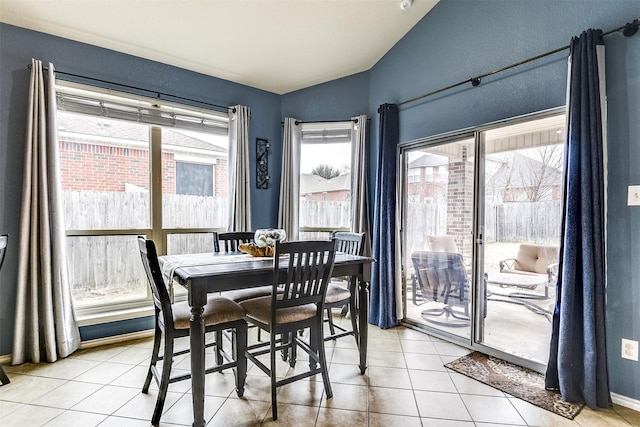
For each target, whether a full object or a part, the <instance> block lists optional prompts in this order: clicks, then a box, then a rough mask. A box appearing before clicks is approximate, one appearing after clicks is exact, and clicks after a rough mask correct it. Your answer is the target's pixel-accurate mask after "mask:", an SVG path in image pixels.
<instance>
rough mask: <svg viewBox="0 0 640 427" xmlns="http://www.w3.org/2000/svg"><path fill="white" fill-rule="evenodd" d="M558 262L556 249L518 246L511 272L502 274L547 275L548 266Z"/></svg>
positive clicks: (539, 246) (531, 245)
mask: <svg viewBox="0 0 640 427" xmlns="http://www.w3.org/2000/svg"><path fill="white" fill-rule="evenodd" d="M556 262H558V247H557V246H550V245H534V244H529V243H523V244H521V245H520V249H519V250H518V255H517V257H516V261H515V264H514V268H513V270H509V269H505V270H503V271H502V272H503V273H519V274H526V273H534V274H547V268H548V267H549V265H551V264H554V263H556Z"/></svg>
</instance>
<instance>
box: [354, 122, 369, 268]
mask: <svg viewBox="0 0 640 427" xmlns="http://www.w3.org/2000/svg"><path fill="white" fill-rule="evenodd" d="M352 120H353V129H352V132H351V138H352V141H351V147H352V152H351V159H352V160H351V163H352V164H351V170H352V173H351V215H352V216H351V230H352V231H354V232H356V233H365V240H364V255H366V256H370V255H371V228H370V224H369V198H368V191H367V159H366V158H365V149H366V141H367V116H366V115H364V114H363V115H361V116H358V117H354V118H353V119H352Z"/></svg>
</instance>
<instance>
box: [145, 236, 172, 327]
mask: <svg viewBox="0 0 640 427" xmlns="http://www.w3.org/2000/svg"><path fill="white" fill-rule="evenodd" d="M138 248H139V249H140V257H141V258H142V266H143V267H144V271H145V273H147V281H148V282H149V287H150V288H151V295H152V296H153V305H154V306H155V309H156V316H158V315H160V313H162V317H163V321H164V324H165V326H166V327H169V328H173V312H172V308H171V298H170V297H169V291H168V290H167V287H166V286H165V284H164V279H163V278H162V271H161V270H160V264H159V263H158V252H157V251H156V245H155V243H154V242H153V240H151V239H145V238H144V237H142V236H138Z"/></svg>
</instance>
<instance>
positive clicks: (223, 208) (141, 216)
mask: <svg viewBox="0 0 640 427" xmlns="http://www.w3.org/2000/svg"><path fill="white" fill-rule="evenodd" d="M63 197H64V217H65V225H66V228H67V230H114V229H116V230H117V229H139V228H149V227H150V224H151V220H150V217H149V215H150V209H149V194H148V192H146V191H144V192H129V193H124V192H93V191H65V192H64V196H63ZM227 205H228V202H227V198H226V197H210V196H189V195H181V194H163V195H162V223H163V227H164V228H204V227H211V228H212V227H224V224H226V222H227Z"/></svg>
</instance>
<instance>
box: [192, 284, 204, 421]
mask: <svg viewBox="0 0 640 427" xmlns="http://www.w3.org/2000/svg"><path fill="white" fill-rule="evenodd" d="M206 298H207V297H206V294H205V295H204V299H205V300H206ZM189 305H191V320H190V322H189V334H190V335H189V345H190V351H191V398H192V401H193V427H203V426H204V425H205V422H204V375H205V361H204V320H203V318H202V313H203V311H204V309H203V303H202V300H201V299H200V298H193V299H191V300H190V301H189Z"/></svg>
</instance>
